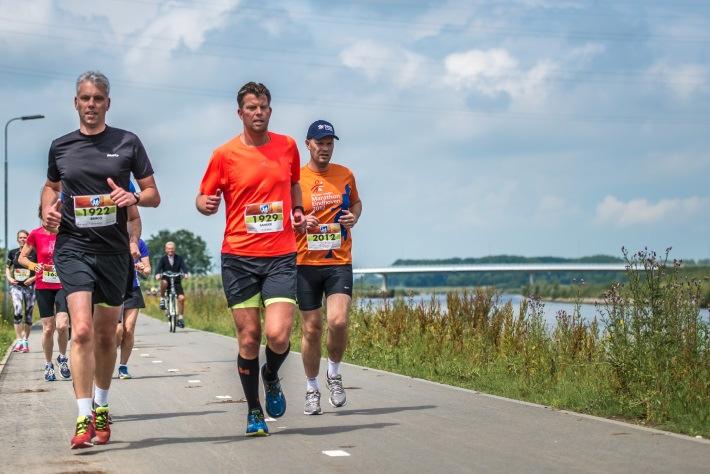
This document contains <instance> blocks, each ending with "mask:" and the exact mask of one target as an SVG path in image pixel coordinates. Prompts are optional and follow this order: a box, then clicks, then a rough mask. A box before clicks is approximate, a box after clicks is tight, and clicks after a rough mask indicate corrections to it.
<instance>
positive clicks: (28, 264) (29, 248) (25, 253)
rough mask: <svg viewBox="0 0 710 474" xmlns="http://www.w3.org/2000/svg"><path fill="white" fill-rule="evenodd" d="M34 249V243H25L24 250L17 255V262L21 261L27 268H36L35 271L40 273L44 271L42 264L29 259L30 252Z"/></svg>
mask: <svg viewBox="0 0 710 474" xmlns="http://www.w3.org/2000/svg"><path fill="white" fill-rule="evenodd" d="M33 249H34V247H33V246H32V245H30V244H28V243H25V245H23V246H22V250H20V255H18V257H17V263H19V264H20V265H22V266H23V267H25V268H29V269H30V270H34V272H35V273H39V272H41V271H42V264H41V263H34V262H33V261H32V260H30V259H29V256H30V253H31V252H32V250H33Z"/></svg>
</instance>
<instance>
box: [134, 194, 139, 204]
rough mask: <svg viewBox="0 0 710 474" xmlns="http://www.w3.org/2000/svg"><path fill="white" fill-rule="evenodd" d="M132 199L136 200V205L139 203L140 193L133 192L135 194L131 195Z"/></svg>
mask: <svg viewBox="0 0 710 474" xmlns="http://www.w3.org/2000/svg"><path fill="white" fill-rule="evenodd" d="M133 197H134V198H136V204H138V203H139V202H141V193H139V192H135V193H133Z"/></svg>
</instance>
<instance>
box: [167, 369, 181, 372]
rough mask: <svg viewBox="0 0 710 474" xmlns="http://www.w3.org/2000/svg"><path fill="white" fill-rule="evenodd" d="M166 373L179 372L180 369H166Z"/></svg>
mask: <svg viewBox="0 0 710 474" xmlns="http://www.w3.org/2000/svg"><path fill="white" fill-rule="evenodd" d="M168 372H180V369H168Z"/></svg>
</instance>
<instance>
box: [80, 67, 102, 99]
mask: <svg viewBox="0 0 710 474" xmlns="http://www.w3.org/2000/svg"><path fill="white" fill-rule="evenodd" d="M86 81H89V82H92V83H94V85H95V86H97V87H100V88H101V89H103V90H104V92H106V95H107V96H108V95H109V94H110V92H111V84H109V82H108V77H106V76H105V75H103V74H102V73H100V72H99V71H86V72H84V73H82V74H81V75H79V77H78V78H77V79H76V92H77V94H78V93H79V87H81V84H82V83H83V82H86Z"/></svg>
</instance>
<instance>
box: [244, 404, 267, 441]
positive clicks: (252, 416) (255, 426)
mask: <svg viewBox="0 0 710 474" xmlns="http://www.w3.org/2000/svg"><path fill="white" fill-rule="evenodd" d="M246 434H247V436H269V427H268V426H266V421H264V414H263V413H262V412H261V410H259V409H258V408H255V409H254V410H252V411H250V412H249V414H248V415H247V433H246Z"/></svg>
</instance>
